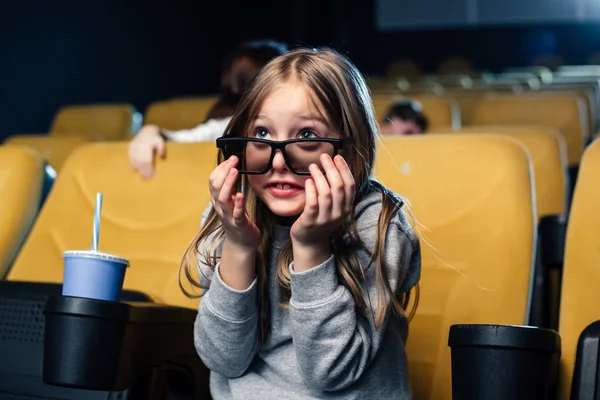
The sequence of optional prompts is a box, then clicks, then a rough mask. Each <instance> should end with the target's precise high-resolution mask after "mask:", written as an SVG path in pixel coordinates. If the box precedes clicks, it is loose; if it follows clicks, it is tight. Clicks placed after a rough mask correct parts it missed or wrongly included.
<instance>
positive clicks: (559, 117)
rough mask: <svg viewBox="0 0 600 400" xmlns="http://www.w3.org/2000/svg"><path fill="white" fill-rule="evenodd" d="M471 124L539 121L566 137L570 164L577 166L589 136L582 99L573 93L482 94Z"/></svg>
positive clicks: (526, 123)
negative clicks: (491, 95)
mask: <svg viewBox="0 0 600 400" xmlns="http://www.w3.org/2000/svg"><path fill="white" fill-rule="evenodd" d="M470 125H480V126H481V125H542V126H549V127H552V128H554V129H556V130H557V131H558V132H560V134H561V135H562V136H563V137H564V139H565V144H566V146H567V159H568V162H569V166H577V165H578V164H579V160H580V159H581V154H582V153H583V148H584V144H585V143H586V142H587V140H588V139H589V137H590V132H589V129H588V117H587V115H586V108H585V103H584V101H583V100H582V99H581V98H579V96H577V95H575V94H569V93H565V94H555V93H552V92H547V93H526V94H522V95H519V96H511V95H498V96H494V97H484V98H482V99H481V100H480V101H479V102H478V104H477V106H476V108H475V110H474V111H473V116H472V119H471V123H470Z"/></svg>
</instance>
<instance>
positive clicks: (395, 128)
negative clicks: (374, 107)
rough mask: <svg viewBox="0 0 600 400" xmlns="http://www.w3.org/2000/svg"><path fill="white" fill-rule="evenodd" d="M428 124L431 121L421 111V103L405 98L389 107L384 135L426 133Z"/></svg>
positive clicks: (385, 119) (383, 130) (384, 122)
mask: <svg viewBox="0 0 600 400" xmlns="http://www.w3.org/2000/svg"><path fill="white" fill-rule="evenodd" d="M428 126H429V121H428V120H427V117H426V116H425V115H424V114H423V113H422V111H421V104H420V103H418V102H416V101H410V100H403V101H399V102H397V103H395V104H393V105H392V106H391V107H390V108H389V109H388V111H387V113H386V114H385V118H384V119H383V122H382V125H381V131H382V133H383V134H384V135H419V134H422V133H425V132H426V131H427V128H428Z"/></svg>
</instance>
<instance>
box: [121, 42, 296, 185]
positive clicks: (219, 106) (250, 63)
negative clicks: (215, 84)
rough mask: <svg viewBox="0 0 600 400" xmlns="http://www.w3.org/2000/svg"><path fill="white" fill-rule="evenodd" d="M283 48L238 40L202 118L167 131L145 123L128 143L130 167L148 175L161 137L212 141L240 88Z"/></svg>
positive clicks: (159, 151) (162, 143)
mask: <svg viewBox="0 0 600 400" xmlns="http://www.w3.org/2000/svg"><path fill="white" fill-rule="evenodd" d="M286 51H287V47H286V45H285V44H283V43H279V42H275V41H272V40H259V41H255V42H246V43H242V44H240V45H239V46H238V47H237V48H236V49H234V51H233V52H231V54H229V55H228V56H227V58H226V59H225V62H224V63H223V68H222V76H221V94H220V96H219V98H218V99H217V101H216V103H215V104H214V106H213V107H212V109H211V110H210V111H209V113H208V117H207V119H206V121H205V122H204V123H203V124H200V125H198V126H196V127H194V128H192V129H184V130H181V131H167V130H165V129H162V128H160V127H158V126H156V125H145V126H144V127H142V129H140V131H139V132H138V133H137V134H136V135H135V137H134V138H133V140H132V141H131V143H130V145H129V161H130V163H131V167H132V168H133V169H134V170H136V171H138V173H139V174H140V176H141V177H142V178H145V179H149V178H152V177H153V176H154V157H155V155H156V154H158V155H159V156H163V155H164V152H165V141H167V140H170V141H174V142H203V141H213V140H215V139H216V138H218V137H220V136H221V135H223V132H224V131H225V128H226V127H227V124H228V123H229V121H230V120H231V114H233V110H234V109H235V107H236V105H237V103H238V102H239V100H240V98H241V96H242V93H243V92H244V90H246V88H247V87H248V86H249V85H250V82H252V80H253V79H254V77H256V75H257V74H258V72H259V71H260V70H261V68H262V67H263V66H264V65H265V64H266V63H267V62H269V61H270V60H271V59H272V58H273V57H276V56H279V55H281V54H284V53H285V52H286Z"/></svg>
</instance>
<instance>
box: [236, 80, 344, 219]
mask: <svg viewBox="0 0 600 400" xmlns="http://www.w3.org/2000/svg"><path fill="white" fill-rule="evenodd" d="M316 103H317V101H316V100H314V96H312V95H311V92H310V91H309V90H308V89H307V87H306V86H305V85H304V84H303V83H300V82H295V81H290V82H286V83H284V84H283V85H280V86H279V87H278V88H277V89H275V90H274V91H273V92H271V93H270V94H269V95H268V96H267V98H266V99H265V101H264V102H263V104H262V107H261V108H260V111H259V113H258V116H257V118H256V120H254V123H253V124H251V125H250V129H249V131H248V133H247V135H248V137H255V138H259V139H267V140H273V141H283V140H290V139H312V138H338V133H337V131H336V130H334V129H333V128H332V127H331V124H330V122H329V121H327V120H326V119H325V118H324V117H323V116H324V115H325V112H324V110H323V109H322V106H321V105H320V104H316ZM248 157H249V156H248ZM247 162H250V159H248V160H247ZM307 178H310V177H309V176H302V175H296V174H294V173H292V172H291V171H290V170H289V169H288V166H287V164H286V162H285V160H284V158H283V155H282V153H281V151H280V150H277V152H276V153H275V157H274V158H273V165H272V168H271V170H269V171H268V172H267V173H266V174H263V175H248V182H249V183H250V186H251V187H252V190H254V192H255V193H256V195H257V196H258V197H259V198H260V199H261V200H262V201H263V202H264V203H265V204H266V205H267V207H269V209H270V210H271V212H273V213H274V214H275V215H278V216H281V217H291V216H296V215H300V214H302V211H303V210H304V200H305V197H304V196H305V195H304V182H305V181H306V179H307Z"/></svg>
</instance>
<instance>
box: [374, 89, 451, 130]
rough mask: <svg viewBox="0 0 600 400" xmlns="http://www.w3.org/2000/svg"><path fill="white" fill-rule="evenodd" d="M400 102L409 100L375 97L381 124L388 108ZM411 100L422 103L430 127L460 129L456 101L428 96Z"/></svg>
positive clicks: (382, 96)
mask: <svg viewBox="0 0 600 400" xmlns="http://www.w3.org/2000/svg"><path fill="white" fill-rule="evenodd" d="M399 100H408V98H407V97H406V96H403V95H384V94H376V95H374V96H373V107H375V115H376V117H377V121H378V122H379V123H381V122H382V121H383V118H384V117H385V114H386V112H387V110H388V108H389V107H390V106H391V105H392V104H394V103H395V102H396V101H399ZM410 100H414V101H418V102H419V103H421V105H422V106H423V114H425V116H427V118H428V119H429V126H430V127H455V128H458V127H460V110H459V108H458V105H457V104H456V103H455V102H454V100H451V99H445V98H443V97H439V96H428V95H420V96H410Z"/></svg>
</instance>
